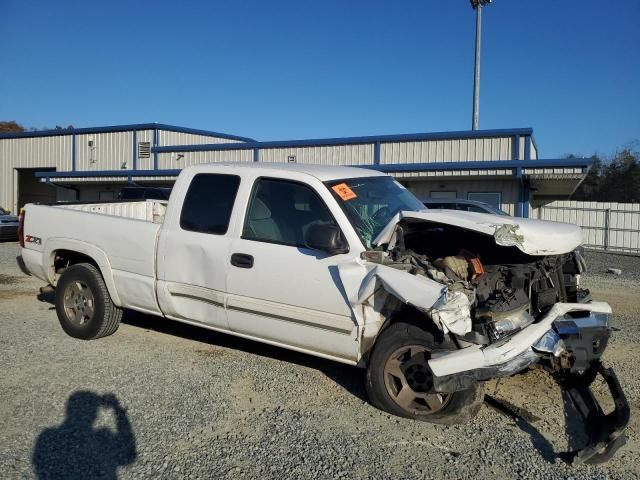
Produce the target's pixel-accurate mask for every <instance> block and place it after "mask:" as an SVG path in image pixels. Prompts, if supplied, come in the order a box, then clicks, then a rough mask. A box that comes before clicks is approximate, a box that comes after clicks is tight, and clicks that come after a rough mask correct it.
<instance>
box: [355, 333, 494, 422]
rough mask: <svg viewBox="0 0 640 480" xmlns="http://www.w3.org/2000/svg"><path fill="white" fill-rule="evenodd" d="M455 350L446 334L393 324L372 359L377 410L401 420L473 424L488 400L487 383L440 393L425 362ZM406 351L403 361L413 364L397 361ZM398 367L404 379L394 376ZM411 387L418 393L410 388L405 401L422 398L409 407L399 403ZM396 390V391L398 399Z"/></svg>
mask: <svg viewBox="0 0 640 480" xmlns="http://www.w3.org/2000/svg"><path fill="white" fill-rule="evenodd" d="M455 348H456V347H455V346H454V345H453V344H452V343H451V342H450V341H449V340H448V339H446V338H444V337H443V336H442V334H440V335H437V334H436V335H434V334H433V333H431V332H429V331H426V330H424V329H423V328H420V327H418V326H416V325H414V324H411V323H405V322H396V323H393V324H391V325H389V327H387V328H386V329H385V330H383V331H382V333H381V334H380V336H379V338H378V340H377V341H376V343H375V345H374V347H373V351H372V353H371V357H370V359H369V366H368V368H367V374H366V380H365V386H366V389H367V394H368V395H369V399H370V400H371V402H372V403H373V404H374V405H375V406H376V407H378V408H380V409H381V410H384V411H386V412H389V413H391V414H393V415H397V416H399V417H407V418H414V419H417V420H422V421H425V422H431V423H439V424H443V425H453V424H456V423H465V422H468V421H470V420H471V419H473V417H475V416H476V414H477V413H478V411H479V410H480V407H481V406H482V403H483V401H484V386H483V384H482V383H478V384H476V385H475V386H474V387H472V388H470V389H468V390H462V391H460V392H455V393H452V394H448V395H442V394H436V392H435V391H434V390H433V387H432V385H431V377H430V375H431V374H430V371H429V369H428V366H427V363H426V361H425V360H424V359H425V355H426V358H428V357H429V354H430V352H435V351H443V350H452V349H455ZM405 349H408V352H407V353H406V354H402V355H404V357H402V358H410V359H412V360H413V361H412V362H411V363H407V362H408V361H409V360H408V359H407V360H405V361H404V362H403V361H402V360H397V359H395V358H394V357H395V355H396V353H397V352H402V351H403V350H405ZM421 349H424V352H422V351H420V350H421ZM413 352H416V353H413ZM407 355H409V357H407ZM420 355H422V357H420ZM395 365H397V366H399V367H400V368H399V369H400V372H403V375H402V377H403V378H402V379H401V378H400V376H399V375H396V374H395V373H394V371H396V370H395V369H394V366H395ZM407 365H408V366H407ZM385 369H387V370H385ZM418 375H420V376H419V377H418ZM409 385H413V386H414V387H415V388H416V391H417V392H418V393H416V391H414V389H413V388H410V390H409V392H408V395H409V396H408V397H407V396H403V397H402V398H403V399H406V398H411V396H412V395H413V394H415V395H416V396H417V397H418V398H414V399H413V400H412V401H411V403H410V404H409V405H406V402H404V403H405V406H403V405H401V404H400V403H399V402H400V397H401V394H400V391H403V392H405V393H407V392H406V391H405V390H404V389H405V388H406V387H408V386H409ZM392 390H396V391H395V394H396V396H395V397H394V395H393V392H392ZM420 396H422V398H420ZM396 398H397V399H398V401H396ZM401 403H402V402H401Z"/></svg>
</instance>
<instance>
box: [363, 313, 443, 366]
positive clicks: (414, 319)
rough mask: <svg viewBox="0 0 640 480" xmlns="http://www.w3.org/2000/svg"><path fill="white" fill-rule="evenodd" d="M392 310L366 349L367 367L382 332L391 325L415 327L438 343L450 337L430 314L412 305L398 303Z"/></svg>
mask: <svg viewBox="0 0 640 480" xmlns="http://www.w3.org/2000/svg"><path fill="white" fill-rule="evenodd" d="M390 310H391V311H387V312H388V313H386V314H385V321H384V323H383V324H382V326H381V327H380V329H379V330H378V331H377V333H376V336H375V338H374V339H373V341H371V342H370V344H369V345H368V346H367V347H366V351H365V353H364V354H363V356H362V361H363V362H364V364H365V365H368V364H369V357H370V356H371V352H372V351H373V349H374V348H375V346H376V343H377V342H378V339H379V338H380V335H381V334H382V332H384V331H385V330H386V329H387V328H389V326H390V325H393V324H394V323H398V322H403V323H409V324H411V325H415V326H416V327H418V328H421V329H423V330H425V331H427V332H429V333H430V334H432V335H433V338H434V340H435V341H436V342H443V341H445V340H446V338H445V337H448V336H447V335H445V334H444V333H443V332H442V330H440V329H439V328H438V327H437V326H436V324H435V323H433V320H432V319H431V318H430V317H429V315H428V314H426V313H425V312H422V311H420V310H418V309H417V308H415V307H413V306H411V305H407V304H404V303H402V302H400V301H398V302H397V303H395V304H392V308H391V309H390Z"/></svg>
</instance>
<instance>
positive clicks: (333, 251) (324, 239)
mask: <svg viewBox="0 0 640 480" xmlns="http://www.w3.org/2000/svg"><path fill="white" fill-rule="evenodd" d="M304 243H305V245H306V246H307V247H308V248H312V249H314V250H321V251H323V252H327V253H328V254H330V255H337V254H339V253H347V252H348V251H349V245H347V242H346V240H345V239H344V238H343V237H342V232H341V231H340V229H339V228H338V227H337V226H335V225H328V224H322V223H319V224H316V225H311V226H309V228H308V229H307V231H306V233H305V234H304Z"/></svg>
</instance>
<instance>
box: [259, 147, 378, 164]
mask: <svg viewBox="0 0 640 480" xmlns="http://www.w3.org/2000/svg"><path fill="white" fill-rule="evenodd" d="M291 156H293V157H295V162H296V163H315V164H318V165H371V164H372V163H373V144H356V145H330V146H323V147H298V148H261V149H260V161H261V162H284V163H286V162H288V161H289V157H291Z"/></svg>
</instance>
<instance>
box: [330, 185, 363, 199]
mask: <svg viewBox="0 0 640 480" xmlns="http://www.w3.org/2000/svg"><path fill="white" fill-rule="evenodd" d="M331 188H332V189H333V191H334V192H336V193H337V194H338V196H339V197H340V198H341V199H342V200H344V201H345V202H346V201H347V200H353V199H354V198H356V197H357V195H356V194H355V193H354V191H353V190H351V189H350V188H349V185H347V184H346V183H339V184H338V185H334V186H333V187H331Z"/></svg>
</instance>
